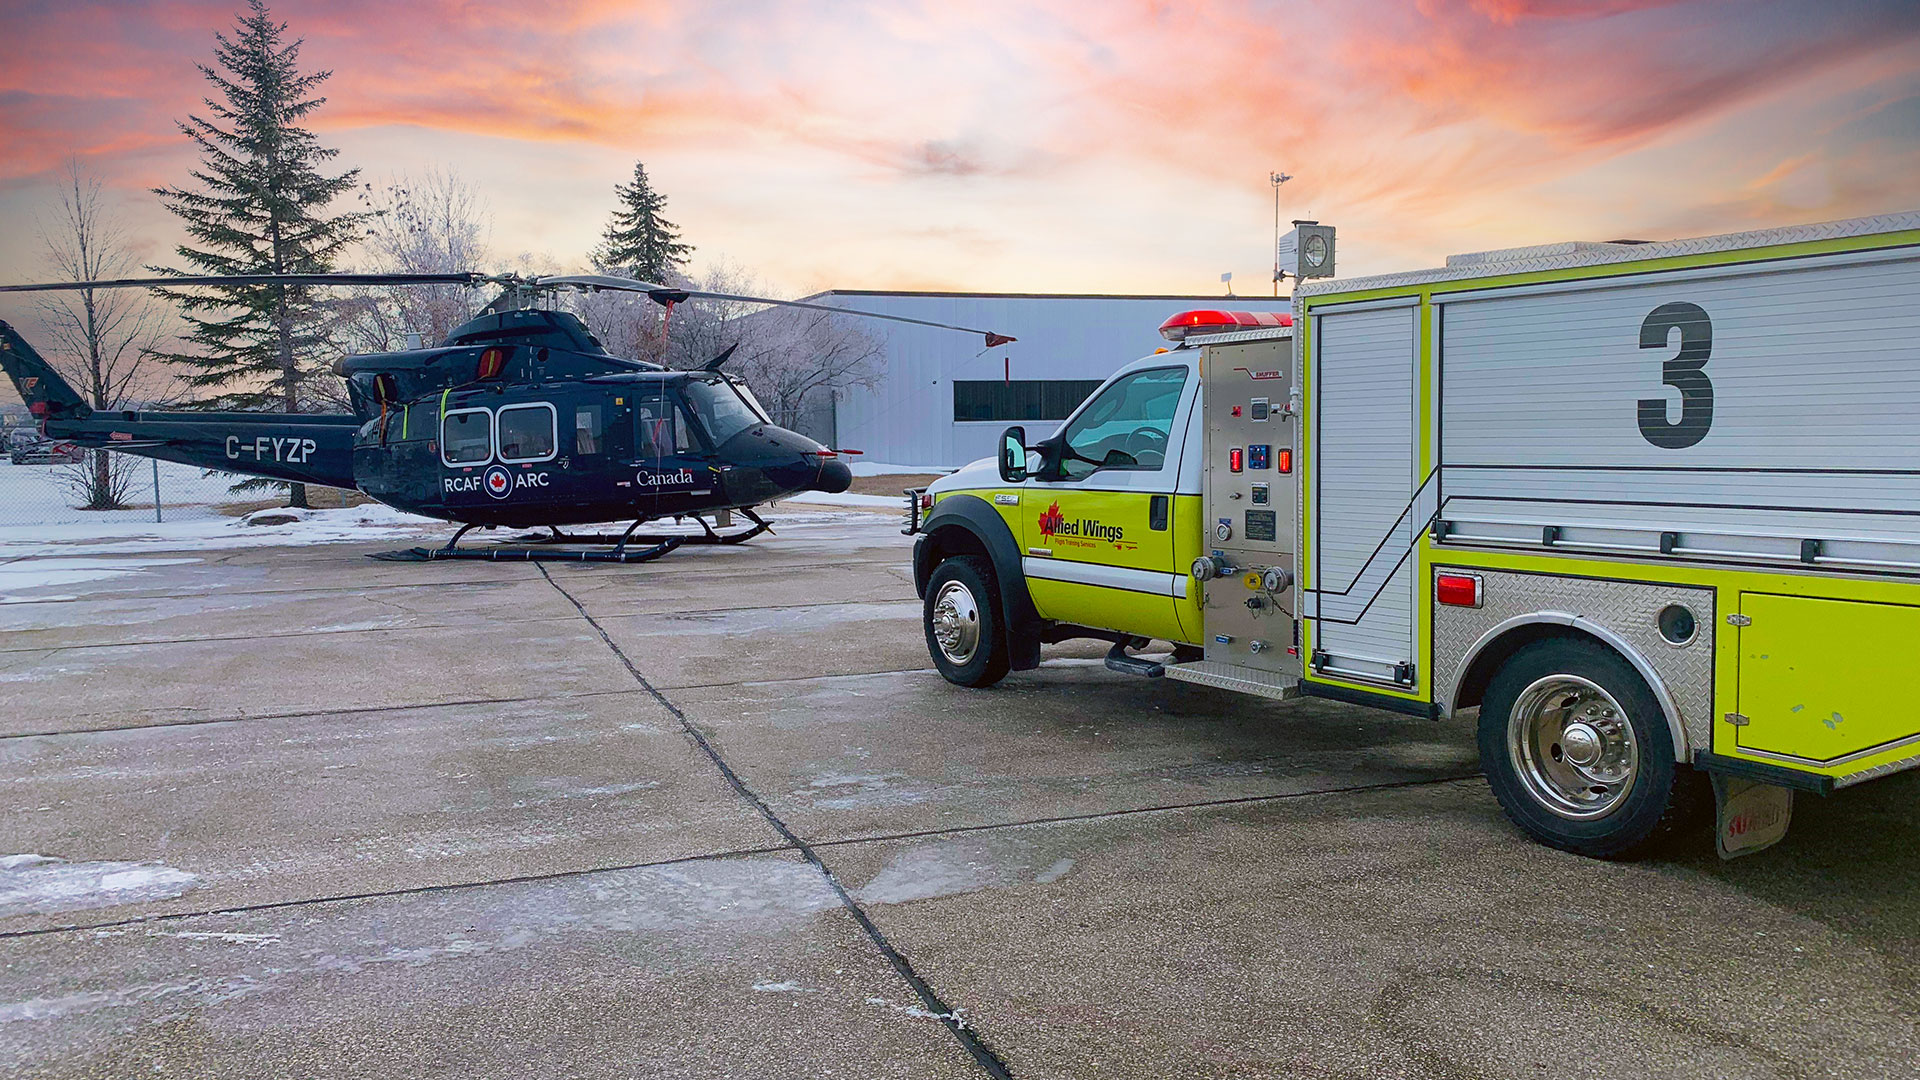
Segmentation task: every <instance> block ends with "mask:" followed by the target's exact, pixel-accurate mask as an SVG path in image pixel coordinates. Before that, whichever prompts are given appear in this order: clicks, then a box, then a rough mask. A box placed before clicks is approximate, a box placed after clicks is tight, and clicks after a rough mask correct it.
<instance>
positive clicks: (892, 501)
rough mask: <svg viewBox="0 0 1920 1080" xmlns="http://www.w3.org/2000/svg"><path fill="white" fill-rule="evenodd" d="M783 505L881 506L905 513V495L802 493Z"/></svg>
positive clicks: (790, 496) (784, 500) (788, 499)
mask: <svg viewBox="0 0 1920 1080" xmlns="http://www.w3.org/2000/svg"><path fill="white" fill-rule="evenodd" d="M780 502H781V503H782V504H785V503H806V504H808V505H810V506H882V507H885V508H887V509H888V510H898V511H900V512H901V513H903V514H904V513H906V512H907V497H906V496H905V495H861V494H858V493H856V492H852V491H842V492H838V493H835V492H827V491H802V492H800V493H798V494H795V495H788V496H786V497H785V498H782V499H781V500H780Z"/></svg>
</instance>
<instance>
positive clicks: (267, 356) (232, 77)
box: [153, 0, 370, 506]
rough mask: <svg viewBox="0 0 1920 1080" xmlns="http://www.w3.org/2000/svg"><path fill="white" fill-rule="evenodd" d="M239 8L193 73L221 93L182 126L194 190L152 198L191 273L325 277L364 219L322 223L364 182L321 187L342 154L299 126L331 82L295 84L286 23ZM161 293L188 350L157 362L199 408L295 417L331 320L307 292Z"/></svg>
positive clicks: (258, 0)
mask: <svg viewBox="0 0 1920 1080" xmlns="http://www.w3.org/2000/svg"><path fill="white" fill-rule="evenodd" d="M247 4H248V12H247V13H246V14H244V15H242V16H241V17H240V18H239V19H238V20H237V21H236V23H235V25H234V35H233V37H231V38H229V37H228V36H227V35H226V34H224V33H215V34H214V42H215V49H214V58H215V60H216V61H217V63H218V68H215V67H210V66H208V65H206V64H200V65H197V66H198V67H199V68H200V73H201V74H202V75H204V76H205V77H206V79H207V81H208V82H209V83H212V84H213V86H214V88H215V89H216V90H217V91H218V94H217V95H216V96H213V97H208V98H205V99H203V100H204V101H205V103H206V106H207V109H208V112H209V113H210V115H211V117H212V118H211V119H207V118H203V117H199V116H189V117H188V118H187V120H186V122H184V123H181V124H180V125H179V127H180V130H181V132H182V133H184V134H185V135H186V136H187V138H189V139H192V140H193V142H194V145H196V146H197V147H199V149H200V157H201V165H200V168H199V169H196V170H194V172H193V173H192V176H193V178H194V180H195V181H197V182H198V183H197V186H196V187H195V188H193V189H189V188H186V187H164V188H155V189H153V191H154V194H156V195H158V196H160V198H161V200H162V201H163V202H164V203H165V204H166V207H167V209H169V210H171V211H172V212H173V213H174V214H175V215H177V216H178V217H179V218H180V219H181V220H182V221H184V222H185V223H186V231H187V236H188V237H189V241H188V243H186V244H182V245H180V246H179V247H178V248H176V249H175V250H176V251H178V253H179V255H180V257H181V258H182V259H185V260H186V261H187V263H188V264H189V265H191V266H192V267H193V268H194V271H195V272H198V273H203V274H268V273H271V274H313V273H323V272H326V271H328V270H331V269H333V261H334V259H335V257H336V256H338V255H339V254H340V253H341V251H342V250H343V249H344V248H346V247H347V246H348V245H349V244H352V243H353V242H354V240H355V239H357V238H358V236H359V233H360V231H361V227H362V225H363V224H364V222H365V219H366V218H367V217H369V216H370V215H368V214H366V213H343V214H335V215H329V214H328V213H327V206H328V204H329V203H331V202H332V201H333V199H334V198H335V197H336V196H338V195H341V194H343V193H344V192H346V191H347V190H348V189H350V188H352V187H353V185H354V179H355V177H357V176H358V175H359V170H358V169H350V170H348V171H347V172H345V173H342V174H340V175H337V176H328V175H326V174H325V173H324V172H323V171H322V166H323V164H324V163H325V162H327V161H328V160H330V159H332V158H333V157H334V156H335V155H337V154H338V153H339V151H337V150H333V149H330V148H327V147H323V146H321V145H320V143H319V140H317V139H316V138H314V136H313V133H312V132H310V131H308V130H306V129H305V128H303V127H301V126H300V125H301V123H302V122H303V121H304V120H306V118H307V117H308V116H309V115H310V114H311V113H312V112H313V111H314V110H315V109H317V108H319V107H320V106H321V105H323V104H325V103H326V100H327V99H326V98H323V97H314V96H312V91H313V89H314V87H316V86H318V85H319V84H320V83H322V82H324V81H325V80H326V79H327V78H328V77H329V76H331V75H332V74H333V73H332V72H330V71H318V72H313V73H311V74H307V75H302V74H301V73H300V70H299V58H300V44H301V43H300V40H299V39H295V40H293V41H292V42H287V41H286V40H285V34H286V30H287V24H285V23H276V22H275V21H274V20H273V17H272V16H271V15H270V14H269V13H268V11H267V5H266V3H265V2H264V0H247ZM155 270H156V271H157V272H160V273H167V272H169V271H168V270H167V269H166V268H160V267H156V268H155ZM172 272H174V273H179V271H172ZM163 295H165V296H167V297H168V298H169V299H172V300H174V301H175V302H177V303H178V304H179V305H180V306H181V309H182V311H183V312H184V316H185V319H186V321H187V324H188V327H189V332H188V333H187V334H186V335H185V339H186V340H187V342H189V344H190V345H191V346H193V347H194V351H193V352H190V353H181V354H165V355H164V358H165V359H168V360H172V361H176V362H178V363H180V364H183V365H186V366H187V367H189V368H191V369H192V370H191V372H190V373H189V374H188V375H187V376H185V381H186V382H187V384H188V385H189V386H191V387H194V388H196V389H199V390H202V391H207V392H208V393H207V394H206V396H203V397H201V398H200V399H199V400H197V401H196V402H194V404H196V405H199V406H201V407H209V408H229V409H247V410H263V411H284V412H300V411H301V410H302V406H303V404H304V403H305V402H306V400H307V398H308V395H305V394H303V393H302V390H303V384H305V383H306V382H307V381H308V380H310V379H313V378H315V377H317V376H323V375H325V374H326V371H327V368H326V362H327V359H328V354H329V353H330V352H331V351H332V350H331V349H330V347H329V345H328V342H327V340H326V337H325V329H326V327H327V324H328V322H329V315H328V309H327V308H326V306H325V305H324V303H323V302H322V301H321V300H320V299H319V298H318V297H316V296H314V295H313V294H312V292H311V290H308V289H304V288H299V287H289V286H287V285H283V284H273V285H246V286H220V287H215V288H207V289H201V290H196V291H193V292H179V291H168V292H166V293H164V294H163ZM259 483H260V484H262V485H265V484H271V483H273V482H271V481H260V482H259ZM248 486H250V485H248ZM290 502H291V504H292V505H294V506H305V505H307V503H306V490H305V487H304V485H300V484H294V485H291V498H290Z"/></svg>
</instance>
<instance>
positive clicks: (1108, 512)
mask: <svg viewBox="0 0 1920 1080" xmlns="http://www.w3.org/2000/svg"><path fill="white" fill-rule="evenodd" d="M962 493H964V494H968V495H974V496H978V497H979V498H981V499H983V500H985V501H986V502H988V503H990V504H992V506H993V508H994V509H995V510H997V511H999V513H1000V517H1001V520H1003V521H1005V522H1006V523H1007V528H1008V529H1009V530H1011V531H1012V533H1013V537H1014V540H1015V541H1016V542H1017V543H1018V544H1019V545H1020V549H1021V550H1022V551H1023V552H1026V553H1027V554H1028V555H1029V556H1030V557H1033V558H1052V559H1055V560H1058V561H1061V562H1083V563H1092V564H1095V565H1099V566H1115V567H1121V568H1124V569H1129V570H1149V571H1154V572H1157V573H1163V574H1185V573H1186V568H1187V567H1188V566H1189V565H1191V564H1192V562H1193V560H1194V559H1196V558H1198V557H1199V556H1200V554H1201V553H1202V546H1201V543H1202V537H1201V528H1202V521H1201V506H1200V502H1201V500H1200V497H1199V496H1198V495H1174V496H1168V497H1169V498H1170V499H1171V500H1172V501H1171V504H1170V506H1169V515H1168V527H1167V528H1165V529H1152V528H1149V527H1148V526H1149V520H1148V519H1149V515H1150V514H1151V512H1152V499H1153V497H1154V493H1149V492H1140V491H1099V490H1088V489H1082V488H1077V487H1074V486H1072V485H1067V484H1045V485H1042V484H1037V483H1036V484H1026V485H1007V486H1001V487H992V488H969V489H965V490H964V492H963V491H960V490H955V491H943V492H941V493H940V497H941V498H945V497H946V496H949V495H958V494H962ZM1014 500H1017V501H1014ZM1043 518H1044V519H1046V523H1045V525H1043V524H1042V519H1043ZM1048 529H1051V530H1052V531H1051V532H1049V531H1047V530H1048ZM1035 548H1038V549H1042V550H1049V551H1052V552H1053V554H1052V555H1051V556H1040V555H1035V554H1033V551H1032V549H1035ZM1027 592H1028V594H1029V595H1030V596H1031V597H1032V598H1033V605H1034V608H1035V610H1037V611H1038V612H1039V613H1040V616H1041V617H1042V618H1046V619H1055V620H1058V621H1060V622H1070V623H1074V624H1076V625H1079V626H1091V627H1094V628H1095V629H1100V630H1118V631H1120V632H1122V633H1126V634H1135V635H1138V636H1140V637H1147V638H1157V639H1159V640H1162V641H1175V642H1182V643H1186V644H1194V643H1197V642H1198V641H1199V640H1200V631H1201V618H1200V599H1199V590H1198V589H1189V590H1188V595H1187V596H1186V597H1185V598H1179V597H1171V596H1160V595H1153V594H1151V593H1145V592H1135V591H1132V590H1128V589H1113V588H1105V587H1102V586H1097V585H1084V584H1080V583H1077V582H1065V581H1049V580H1046V579H1043V578H1037V577H1031V576H1030V577H1029V578H1028V579H1027Z"/></svg>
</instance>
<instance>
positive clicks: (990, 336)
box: [533, 274, 1016, 349]
mask: <svg viewBox="0 0 1920 1080" xmlns="http://www.w3.org/2000/svg"><path fill="white" fill-rule="evenodd" d="M533 284H535V285H537V286H541V287H543V288H544V287H550V286H562V287H572V288H577V289H612V290H615V291H617V292H639V293H646V294H647V295H648V296H649V297H652V298H653V300H654V301H655V302H656V303H661V304H667V303H674V304H678V303H680V302H682V301H685V300H732V301H734V302H736V303H743V304H772V305H775V306H777V307H793V308H805V309H807V310H809V311H825V312H830V313H832V314H834V315H856V316H859V317H861V318H865V319H885V320H887V321H888V322H899V323H912V324H913V325H915V326H931V327H933V328H934V329H936V330H958V331H959V332H960V333H963V334H978V335H980V336H981V337H983V338H985V339H986V342H987V348H989V349H991V348H993V347H994V346H996V345H1005V344H1007V343H1008V342H1011V341H1014V340H1016V339H1015V338H1012V337H1009V336H1007V335H1006V334H996V333H994V332H993V331H991V330H976V329H974V328H973V327H971V326H955V325H953V324H952V323H943V322H931V321H929V320H927V319H913V318H908V317H907V316H905V315H885V314H882V313H880V312H878V311H861V310H859V309H858V308H843V307H837V306H835V305H833V304H810V303H808V302H807V301H805V300H775V299H773V298H771V297H766V296H741V295H739V294H738V293H722V292H708V291H706V290H704V289H673V288H668V287H667V286H665V285H656V284H654V283H653V282H651V281H637V280H635V279H633V278H621V277H611V276H608V275H606V274H563V275H556V276H551V277H542V278H535V279H534V282H533Z"/></svg>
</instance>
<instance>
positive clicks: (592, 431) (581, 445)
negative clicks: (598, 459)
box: [573, 405, 601, 454]
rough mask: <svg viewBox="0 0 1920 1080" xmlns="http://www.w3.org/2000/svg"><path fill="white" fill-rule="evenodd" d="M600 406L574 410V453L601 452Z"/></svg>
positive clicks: (584, 406) (581, 407)
mask: <svg viewBox="0 0 1920 1080" xmlns="http://www.w3.org/2000/svg"><path fill="white" fill-rule="evenodd" d="M600 431H601V429H600V406H598V405H581V406H579V407H578V408H576V409H574V410H573V452H574V453H576V454H597V453H599V452H600V439H601V434H600Z"/></svg>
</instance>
